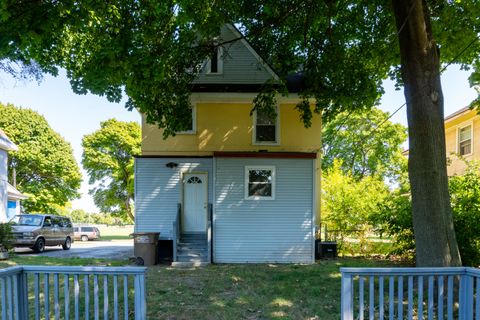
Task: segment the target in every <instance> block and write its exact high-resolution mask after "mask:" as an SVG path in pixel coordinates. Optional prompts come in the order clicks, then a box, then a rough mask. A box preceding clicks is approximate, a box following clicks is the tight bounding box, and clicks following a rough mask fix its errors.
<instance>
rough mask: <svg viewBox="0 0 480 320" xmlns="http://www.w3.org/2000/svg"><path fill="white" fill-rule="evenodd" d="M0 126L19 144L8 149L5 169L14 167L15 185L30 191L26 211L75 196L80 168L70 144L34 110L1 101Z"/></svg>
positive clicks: (43, 208)
mask: <svg viewBox="0 0 480 320" xmlns="http://www.w3.org/2000/svg"><path fill="white" fill-rule="evenodd" d="M0 128H2V129H3V130H4V131H5V133H6V134H7V135H8V137H9V138H10V139H11V140H12V141H13V142H14V143H15V144H16V145H17V146H18V148H19V150H18V151H16V152H11V153H9V159H8V169H9V174H10V181H12V177H11V175H12V174H13V172H14V170H13V169H15V172H16V179H17V188H18V189H19V190H20V191H21V192H23V193H26V194H28V195H29V198H28V199H26V200H23V201H22V205H23V207H24V208H25V210H26V211H27V212H52V211H54V209H55V206H57V205H64V204H65V203H67V202H68V201H69V200H72V199H75V198H77V197H78V189H79V187H80V182H81V174H80V169H79V167H78V165H77V162H76V161H75V158H74V157H73V151H72V147H71V146H70V144H69V143H68V142H66V141H65V140H64V139H63V138H62V137H61V136H60V135H59V134H58V133H56V132H55V131H53V130H52V128H50V126H49V125H48V123H47V121H46V120H45V118H44V117H43V116H41V115H39V114H38V113H37V112H35V111H32V110H29V109H22V108H16V107H15V106H13V105H11V104H8V105H2V104H0Z"/></svg>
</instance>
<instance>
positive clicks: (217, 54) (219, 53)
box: [207, 46, 223, 75]
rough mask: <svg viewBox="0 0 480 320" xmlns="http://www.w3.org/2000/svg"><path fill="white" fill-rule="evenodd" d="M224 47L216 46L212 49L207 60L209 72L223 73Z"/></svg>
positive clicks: (213, 73)
mask: <svg viewBox="0 0 480 320" xmlns="http://www.w3.org/2000/svg"><path fill="white" fill-rule="evenodd" d="M222 57H223V49H222V47H220V46H215V47H213V49H212V53H211V54H210V58H209V59H208V61H207V74H212V75H215V74H222V73H223V58H222Z"/></svg>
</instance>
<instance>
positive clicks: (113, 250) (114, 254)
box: [15, 240, 133, 260]
mask: <svg viewBox="0 0 480 320" xmlns="http://www.w3.org/2000/svg"><path fill="white" fill-rule="evenodd" d="M15 253H17V254H19V255H29V256H40V255H41V256H46V257H54V258H73V257H75V258H100V259H117V260H123V259H128V258H129V257H131V256H133V240H111V241H88V242H82V241H75V242H74V243H73V244H72V248H71V249H70V250H63V249H62V247H60V246H58V247H57V246H55V247H46V248H45V252H43V253H34V252H33V251H32V250H30V249H28V248H15Z"/></svg>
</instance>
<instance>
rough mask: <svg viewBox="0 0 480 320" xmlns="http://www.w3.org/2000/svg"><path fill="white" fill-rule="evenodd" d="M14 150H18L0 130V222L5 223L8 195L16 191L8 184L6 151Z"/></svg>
mask: <svg viewBox="0 0 480 320" xmlns="http://www.w3.org/2000/svg"><path fill="white" fill-rule="evenodd" d="M16 150H18V147H17V146H16V145H15V144H14V143H13V142H12V141H10V139H8V137H7V135H6V134H5V132H3V130H1V129H0V222H5V221H7V218H8V216H7V212H8V209H7V206H8V201H9V194H11V193H12V192H13V191H14V190H16V189H15V188H13V186H11V185H10V184H9V183H8V175H7V169H8V151H16ZM17 192H18V191H17ZM20 194H21V193H20Z"/></svg>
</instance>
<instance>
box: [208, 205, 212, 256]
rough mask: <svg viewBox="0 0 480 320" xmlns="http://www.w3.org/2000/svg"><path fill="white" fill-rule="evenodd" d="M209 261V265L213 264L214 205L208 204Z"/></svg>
mask: <svg viewBox="0 0 480 320" xmlns="http://www.w3.org/2000/svg"><path fill="white" fill-rule="evenodd" d="M207 217H208V219H207V261H208V263H212V249H213V228H212V223H213V205H212V204H211V203H209V204H208V212H207Z"/></svg>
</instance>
